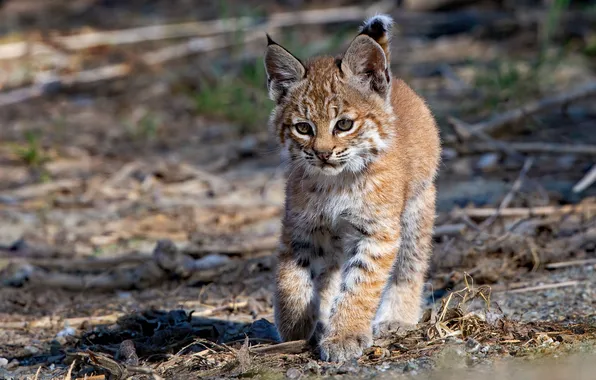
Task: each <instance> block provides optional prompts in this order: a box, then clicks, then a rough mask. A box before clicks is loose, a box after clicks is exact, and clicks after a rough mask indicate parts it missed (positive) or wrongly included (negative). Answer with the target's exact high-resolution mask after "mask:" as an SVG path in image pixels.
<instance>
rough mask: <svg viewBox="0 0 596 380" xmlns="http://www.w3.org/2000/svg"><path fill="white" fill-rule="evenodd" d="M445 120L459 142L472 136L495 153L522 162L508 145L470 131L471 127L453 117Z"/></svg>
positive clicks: (520, 155)
mask: <svg viewBox="0 0 596 380" xmlns="http://www.w3.org/2000/svg"><path fill="white" fill-rule="evenodd" d="M447 120H448V121H449V123H450V124H451V125H452V126H453V129H454V130H455V133H456V134H457V135H458V136H459V138H460V139H461V140H468V139H470V138H471V137H472V136H475V137H477V138H478V139H480V140H482V141H484V143H485V144H486V145H488V146H490V147H491V148H492V149H493V150H495V151H500V152H503V153H507V154H508V155H510V156H511V157H513V158H516V159H518V160H522V161H523V160H524V156H523V155H522V154H520V153H519V152H518V151H517V150H516V149H514V148H513V147H511V145H510V144H508V143H504V142H502V141H498V140H495V139H493V138H492V137H490V136H489V135H487V134H486V133H484V132H482V131H475V130H473V129H471V126H470V125H469V124H467V123H465V122H463V121H462V120H459V119H457V118H455V117H453V116H449V117H447Z"/></svg>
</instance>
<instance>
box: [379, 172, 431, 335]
mask: <svg viewBox="0 0 596 380" xmlns="http://www.w3.org/2000/svg"><path fill="white" fill-rule="evenodd" d="M435 197H436V190H435V186H434V185H433V184H429V185H427V186H426V187H425V188H424V189H423V190H422V191H421V192H419V193H418V195H416V196H415V197H413V198H411V199H409V200H408V202H407V204H406V207H405V209H404V213H403V215H402V219H401V230H402V235H401V243H400V248H399V253H398V256H397V259H396V262H395V267H394V269H393V273H392V274H391V277H390V279H389V281H388V282H387V286H386V287H385V290H384V292H383V297H382V300H381V303H380V305H379V308H378V310H377V314H376V316H375V320H374V322H373V332H374V334H375V336H380V335H384V334H386V333H388V332H391V331H396V330H398V329H409V328H414V327H415V326H416V324H417V323H418V320H419V319H420V314H421V303H422V301H421V298H422V290H423V286H424V279H425V275H426V271H427V269H428V261H429V258H430V255H431V252H432V230H433V225H434V220H435Z"/></svg>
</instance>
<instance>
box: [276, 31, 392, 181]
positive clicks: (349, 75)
mask: <svg viewBox="0 0 596 380" xmlns="http://www.w3.org/2000/svg"><path fill="white" fill-rule="evenodd" d="M265 65H266V69H267V74H268V87H269V94H270V97H271V98H272V99H273V100H274V101H276V103H277V104H276V107H275V109H274V110H273V112H272V115H271V119H270V127H271V129H273V131H274V133H275V135H276V136H277V137H278V139H279V142H280V143H281V145H282V146H283V147H284V148H285V149H286V154H287V155H288V156H289V158H290V160H291V164H292V165H298V166H300V167H303V168H304V169H305V172H306V173H311V174H312V173H322V174H325V175H337V174H340V173H342V172H351V173H358V172H361V171H363V170H364V169H365V168H366V167H367V165H368V164H370V163H371V162H372V161H374V160H375V159H376V158H377V157H378V156H379V155H380V154H382V152H383V151H385V150H386V149H387V147H388V146H389V144H390V140H391V138H392V137H393V136H392V135H391V130H392V125H393V123H394V116H393V110H392V107H391V104H390V101H388V92H389V91H388V89H389V88H390V77H389V75H388V71H387V69H386V67H387V65H386V57H385V54H384V52H383V50H382V48H381V46H380V45H379V44H378V43H377V42H375V41H374V40H373V39H372V38H371V37H369V36H366V35H361V36H359V37H357V38H356V39H355V40H354V41H353V42H352V45H351V46H350V48H349V49H348V51H347V52H346V53H345V54H344V56H343V57H342V58H336V59H334V58H331V57H317V58H314V59H311V60H310V61H308V62H307V63H306V64H305V65H303V64H302V63H301V62H300V61H299V60H298V59H297V58H295V57H294V56H292V55H291V54H290V53H289V52H288V51H287V50H285V49H284V48H282V47H281V46H279V45H277V44H275V43H274V42H273V41H271V40H269V46H268V51H267V54H266V58H265Z"/></svg>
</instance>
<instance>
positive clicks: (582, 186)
mask: <svg viewBox="0 0 596 380" xmlns="http://www.w3.org/2000/svg"><path fill="white" fill-rule="evenodd" d="M594 182H596V165H594V166H592V168H591V169H590V170H589V171H588V172H587V173H586V175H585V176H584V177H583V178H582V179H581V180H580V181H579V182H578V183H577V184H576V185H575V186H573V192H574V193H581V192H582V191H584V190H586V189H587V188H588V187H590V186H591V185H592V184H593V183H594Z"/></svg>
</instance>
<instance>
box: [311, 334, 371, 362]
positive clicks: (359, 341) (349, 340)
mask: <svg viewBox="0 0 596 380" xmlns="http://www.w3.org/2000/svg"><path fill="white" fill-rule="evenodd" d="M371 345H372V336H371V335H370V333H369V334H366V333H361V334H351V335H342V336H337V335H335V336H333V335H331V336H326V337H323V339H322V340H321V342H320V343H319V349H320V352H321V360H324V361H329V362H343V361H347V360H351V359H356V358H359V357H360V356H362V352H363V351H364V349H365V348H368V347H370V346H371Z"/></svg>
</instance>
